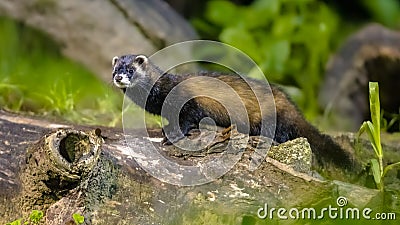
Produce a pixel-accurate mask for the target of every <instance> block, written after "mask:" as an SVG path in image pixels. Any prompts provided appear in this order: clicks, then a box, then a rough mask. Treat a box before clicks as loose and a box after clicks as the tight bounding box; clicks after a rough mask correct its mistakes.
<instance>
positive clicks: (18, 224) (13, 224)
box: [6, 219, 21, 225]
mask: <svg viewBox="0 0 400 225" xmlns="http://www.w3.org/2000/svg"><path fill="white" fill-rule="evenodd" d="M6 225H21V219H18V220H14V221H12V222H10V223H6Z"/></svg>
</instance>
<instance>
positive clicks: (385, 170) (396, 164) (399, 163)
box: [382, 162, 400, 177]
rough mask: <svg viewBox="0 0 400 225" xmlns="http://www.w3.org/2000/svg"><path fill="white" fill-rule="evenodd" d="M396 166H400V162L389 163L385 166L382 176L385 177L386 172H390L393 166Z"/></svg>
mask: <svg viewBox="0 0 400 225" xmlns="http://www.w3.org/2000/svg"><path fill="white" fill-rule="evenodd" d="M396 166H400V162H397V163H393V164H390V165H387V166H386V167H385V169H384V170H383V174H382V177H385V175H386V173H387V172H389V170H391V169H393V168H394V167H396Z"/></svg>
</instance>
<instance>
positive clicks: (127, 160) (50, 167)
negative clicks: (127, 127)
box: [0, 111, 377, 224]
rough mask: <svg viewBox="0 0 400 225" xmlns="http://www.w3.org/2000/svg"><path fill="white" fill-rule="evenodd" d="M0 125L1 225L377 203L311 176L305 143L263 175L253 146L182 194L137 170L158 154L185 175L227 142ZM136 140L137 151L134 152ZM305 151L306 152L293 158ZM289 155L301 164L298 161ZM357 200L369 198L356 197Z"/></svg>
mask: <svg viewBox="0 0 400 225" xmlns="http://www.w3.org/2000/svg"><path fill="white" fill-rule="evenodd" d="M0 124H1V127H0V162H1V163H0V187H1V188H0V223H1V224H4V223H6V222H11V221H13V220H15V219H18V218H25V219H26V218H27V216H28V215H29V213H30V212H31V211H32V210H33V209H38V210H42V211H43V212H44V213H45V218H43V219H42V222H43V224H73V219H72V215H73V214H74V213H78V214H80V215H83V216H84V217H85V224H188V223H189V222H188V221H191V222H190V223H191V224H201V221H203V220H210V221H214V222H211V223H215V224H218V223H217V221H220V222H221V221H225V222H224V223H222V222H221V223H222V224H240V221H244V220H249V219H250V220H254V221H261V219H259V218H258V217H257V212H258V211H259V210H260V208H262V207H264V205H265V204H266V203H268V205H269V206H274V207H282V206H284V207H300V206H308V205H313V204H317V203H319V204H321V202H323V203H324V204H336V198H337V197H338V196H340V195H346V196H347V198H348V199H349V201H351V202H352V203H353V204H354V205H357V206H360V207H362V206H364V205H365V204H367V203H368V202H369V200H371V199H372V198H374V197H375V196H376V195H377V191H375V190H370V189H366V188H362V187H359V186H355V185H351V184H347V183H340V182H331V181H329V180H323V179H320V178H315V177H314V176H311V175H312V173H313V172H312V171H311V170H310V165H311V161H310V160H311V158H312V157H311V150H310V148H309V145H308V143H307V141H306V139H304V138H300V139H296V140H293V141H291V142H287V143H284V144H282V145H279V146H274V147H273V149H271V151H270V152H271V153H269V155H268V156H269V157H267V158H265V159H264V158H262V159H261V164H260V165H259V166H258V167H257V168H256V169H254V170H251V169H250V167H251V162H252V158H254V154H253V153H254V149H252V147H251V146H252V145H253V144H254V143H255V142H258V143H260V142H262V141H263V140H260V139H253V138H250V140H251V142H252V143H251V144H248V143H247V144H245V145H243V146H241V147H240V148H238V149H236V150H235V149H230V148H228V150H225V151H231V152H230V153H229V154H231V155H233V156H234V155H236V154H238V153H240V154H241V156H240V160H239V161H238V162H237V163H236V164H235V165H234V166H233V167H232V168H231V169H230V170H229V171H228V172H227V173H226V174H224V175H223V176H221V177H219V178H216V179H214V180H213V181H211V182H208V183H205V184H202V185H193V186H179V185H173V184H170V183H166V182H162V181H161V180H159V179H156V178H154V177H153V176H151V175H150V173H148V172H146V171H145V170H144V169H142V167H141V166H139V164H138V162H139V161H140V160H142V161H145V160H146V159H145V158H140V154H139V153H135V152H136V151H137V150H139V149H140V148H145V147H146V146H147V145H148V144H153V145H154V146H158V147H159V150H160V151H161V152H162V154H163V156H164V157H168V158H170V159H171V160H173V161H176V162H178V163H181V164H182V165H189V164H198V163H199V160H201V159H203V158H206V157H209V158H213V157H216V156H218V155H219V154H222V153H223V152H224V151H221V150H220V149H221V148H225V147H226V146H224V145H225V139H226V133H223V132H221V133H220V134H219V135H220V136H218V138H216V139H215V140H214V142H212V143H211V146H212V147H210V148H208V150H207V151H206V152H201V153H200V154H197V153H195V152H191V151H189V152H188V151H179V150H177V149H174V147H167V148H164V147H162V146H161V145H160V143H159V142H157V141H154V140H158V139H157V138H159V137H160V134H161V133H160V131H159V130H153V131H149V134H150V137H151V138H148V137H146V136H147V135H145V133H146V132H145V131H137V132H134V134H135V135H133V136H132V135H131V136H130V137H129V139H126V135H125V134H124V133H123V132H122V131H121V130H119V129H111V128H105V127H83V126H77V125H69V124H59V123H52V122H48V121H45V120H40V119H34V118H30V117H24V116H19V115H15V114H11V113H7V112H4V111H0ZM142 132H144V133H142ZM229 134H230V136H229V139H231V138H238V139H241V138H243V137H244V136H245V135H243V136H240V134H239V133H236V132H235V130H230V131H229ZM124 137H125V138H124ZM154 138H156V139H154ZM127 140H134V141H133V142H132V143H131V145H129V144H128V145H127V143H126V142H127ZM264 141H265V142H267V141H268V140H264ZM249 143H250V142H249ZM127 146H130V147H133V150H134V152H133V153H132V152H130V151H129V149H127ZM223 146H224V147H223ZM288 149H289V150H290V151H287V150H288ZM296 149H302V150H300V151H298V152H293V151H296ZM282 151H283V152H288V153H286V155H297V156H299V157H297V160H296V157H294V159H292V160H290V159H288V158H287V157H283V156H282V155H283V154H282ZM137 152H140V151H137ZM273 152H275V153H273ZM299 153H300V154H299ZM274 156H276V158H277V159H279V158H280V160H281V161H285V163H288V164H285V163H282V162H279V161H277V160H275V159H273V158H272V157H274ZM138 160H139V161H138ZM149 163H150V162H149ZM217 166H218V165H217ZM354 190H357V193H358V194H359V193H361V194H362V195H363V198H362V199H360V197H359V195H354V194H351V193H352V191H354ZM254 224H256V223H254Z"/></svg>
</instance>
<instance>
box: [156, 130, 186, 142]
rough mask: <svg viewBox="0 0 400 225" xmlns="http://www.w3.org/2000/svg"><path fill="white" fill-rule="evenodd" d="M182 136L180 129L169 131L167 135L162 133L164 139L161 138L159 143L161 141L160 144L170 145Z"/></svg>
mask: <svg viewBox="0 0 400 225" xmlns="http://www.w3.org/2000/svg"><path fill="white" fill-rule="evenodd" d="M163 133H164V132H163ZM184 137H185V136H183V135H182V133H181V132H180V131H176V132H170V133H168V137H167V135H165V134H164V139H163V140H162V142H161V143H162V145H172V144H174V143H176V142H178V141H179V140H181V139H183V138H184Z"/></svg>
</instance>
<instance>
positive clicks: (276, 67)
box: [193, 0, 340, 118]
mask: <svg viewBox="0 0 400 225" xmlns="http://www.w3.org/2000/svg"><path fill="white" fill-rule="evenodd" d="M339 22H340V21H339V18H338V15H337V14H335V12H333V11H332V10H331V9H330V8H329V7H328V6H327V5H325V4H324V3H323V2H320V1H316V0H301V1H289V0H255V1H254V2H252V4H250V5H248V6H240V5H235V4H233V3H232V2H230V1H223V0H214V1H210V2H208V4H207V7H206V12H205V18H204V19H194V20H193V24H194V25H195V27H197V29H198V30H199V31H200V32H201V34H202V35H203V36H206V37H218V39H219V40H221V41H223V42H225V43H227V44H230V45H233V46H235V47H237V48H239V49H240V50H242V51H244V52H245V53H246V54H248V55H249V56H250V57H251V58H253V60H254V61H255V62H256V63H257V64H258V65H259V66H260V68H261V70H262V71H263V72H264V74H265V75H266V77H267V79H268V80H269V81H271V82H274V83H279V84H283V85H288V86H292V87H296V88H295V89H293V88H291V89H289V90H294V92H293V91H292V92H291V93H290V94H291V96H292V98H293V99H294V100H295V101H296V103H297V104H298V105H299V106H300V108H301V109H302V110H303V112H305V114H306V117H308V118H314V117H315V116H316V115H317V114H318V113H319V107H318V104H317V95H318V91H319V85H320V83H321V79H322V77H323V74H324V68H325V65H326V63H327V60H328V58H329V56H330V54H331V53H332V52H333V50H334V48H335V44H337V38H338V35H337V32H338V31H339ZM289 92H290V91H289Z"/></svg>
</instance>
